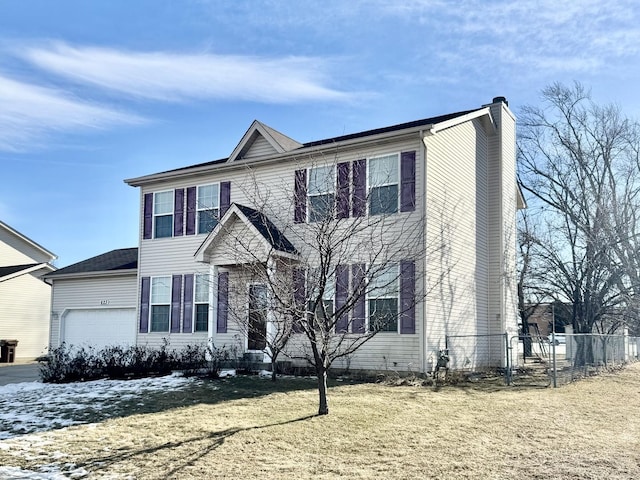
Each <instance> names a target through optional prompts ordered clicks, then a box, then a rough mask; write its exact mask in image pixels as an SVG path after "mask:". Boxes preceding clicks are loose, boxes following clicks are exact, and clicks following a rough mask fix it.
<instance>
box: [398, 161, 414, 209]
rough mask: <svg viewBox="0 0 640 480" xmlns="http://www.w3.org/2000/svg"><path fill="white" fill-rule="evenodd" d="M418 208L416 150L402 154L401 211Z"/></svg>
mask: <svg viewBox="0 0 640 480" xmlns="http://www.w3.org/2000/svg"><path fill="white" fill-rule="evenodd" d="M415 209H416V152H415V151H413V152H402V153H401V154H400V211H401V212H413V211H414V210H415Z"/></svg>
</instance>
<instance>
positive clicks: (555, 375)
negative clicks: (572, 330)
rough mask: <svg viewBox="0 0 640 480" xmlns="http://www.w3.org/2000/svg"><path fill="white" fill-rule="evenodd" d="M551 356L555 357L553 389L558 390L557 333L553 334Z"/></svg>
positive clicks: (553, 360)
mask: <svg viewBox="0 0 640 480" xmlns="http://www.w3.org/2000/svg"><path fill="white" fill-rule="evenodd" d="M554 327H555V326H554ZM566 338H567V337H566V336H565V345H566V342H567V341H566ZM565 348H566V346H565ZM565 351H566V350H565ZM551 355H552V356H553V358H552V359H551V361H552V364H553V388H558V370H557V368H556V367H557V366H556V334H555V332H553V333H552V334H551Z"/></svg>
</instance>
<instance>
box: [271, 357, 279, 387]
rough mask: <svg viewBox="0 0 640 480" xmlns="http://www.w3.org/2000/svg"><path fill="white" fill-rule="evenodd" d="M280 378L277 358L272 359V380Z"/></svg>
mask: <svg viewBox="0 0 640 480" xmlns="http://www.w3.org/2000/svg"><path fill="white" fill-rule="evenodd" d="M277 378H278V364H277V363H276V359H275V358H272V359H271V381H272V382H275V381H276V379H277Z"/></svg>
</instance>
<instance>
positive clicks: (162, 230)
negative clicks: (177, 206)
mask: <svg viewBox="0 0 640 480" xmlns="http://www.w3.org/2000/svg"><path fill="white" fill-rule="evenodd" d="M153 225H154V227H153V228H154V235H153V236H154V237H155V238H165V237H171V236H173V190H170V191H168V192H156V193H154V194H153Z"/></svg>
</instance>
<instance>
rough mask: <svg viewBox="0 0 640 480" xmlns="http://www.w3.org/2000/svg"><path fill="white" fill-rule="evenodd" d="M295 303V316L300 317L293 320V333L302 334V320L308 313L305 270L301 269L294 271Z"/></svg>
mask: <svg viewBox="0 0 640 480" xmlns="http://www.w3.org/2000/svg"><path fill="white" fill-rule="evenodd" d="M293 302H294V305H295V312H296V315H295V316H297V317H300V318H294V319H293V331H294V332H295V333H301V332H302V331H303V329H302V326H301V325H300V320H301V319H302V318H303V317H304V315H305V312H306V306H305V303H306V292H305V275H304V270H303V269H301V268H294V269H293Z"/></svg>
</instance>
